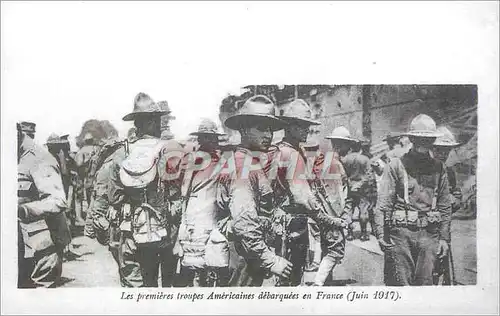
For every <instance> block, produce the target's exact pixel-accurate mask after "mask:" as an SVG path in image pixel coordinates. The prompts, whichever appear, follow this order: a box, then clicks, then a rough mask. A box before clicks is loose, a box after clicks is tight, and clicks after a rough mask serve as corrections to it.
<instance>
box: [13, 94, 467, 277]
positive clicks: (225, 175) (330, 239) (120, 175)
mask: <svg viewBox="0 0 500 316" xmlns="http://www.w3.org/2000/svg"><path fill="white" fill-rule="evenodd" d="M275 112H276V111H275V105H274V104H273V102H272V101H271V100H270V99H269V98H268V97H266V96H263V95H256V96H253V97H250V98H249V99H248V100H246V102H245V103H244V104H243V105H242V107H241V108H240V109H239V111H238V112H237V113H236V114H234V115H232V116H230V117H229V118H227V119H226V120H225V122H223V123H224V124H225V126H226V127H227V128H230V129H233V130H236V131H238V132H239V133H240V135H241V143H240V144H238V145H230V144H228V143H227V142H225V143H223V141H224V140H223V139H224V133H222V132H221V131H220V130H219V128H218V126H217V124H216V123H215V122H213V121H210V120H208V119H204V120H203V121H202V122H201V124H200V126H199V128H198V130H197V131H195V132H193V133H192V134H191V135H192V136H194V137H196V138H197V146H195V147H194V146H189V145H187V144H185V143H181V142H179V141H176V140H175V139H173V135H172V134H171V133H170V132H169V131H164V132H163V133H162V119H161V118H162V117H165V115H167V116H168V115H170V110H169V109H168V104H167V103H166V102H165V101H163V102H155V101H154V100H153V99H152V98H151V97H150V96H148V95H147V94H144V93H139V94H138V95H137V96H136V98H135V100H134V109H133V112H131V113H129V114H127V115H125V116H124V117H123V120H124V121H133V123H134V127H135V129H134V131H133V132H132V133H130V134H129V135H128V137H127V138H126V139H124V140H120V139H109V140H106V142H105V143H104V144H101V145H99V146H98V145H97V144H96V143H95V142H94V141H93V137H92V135H90V134H88V135H85V137H84V145H83V147H82V148H81V149H80V150H79V151H78V152H77V153H76V155H72V154H71V152H70V146H69V142H68V135H64V136H57V135H51V137H49V139H48V141H47V143H46V146H47V149H48V150H46V149H45V148H43V147H42V146H39V145H37V144H36V143H35V142H34V137H35V124H33V123H30V122H20V123H18V124H17V131H18V199H19V203H18V230H19V242H18V245H19V260H18V262H19V265H18V268H19V279H18V282H19V287H55V286H58V284H59V283H60V277H61V273H62V265H63V259H64V257H65V256H69V257H71V256H72V255H75V254H74V250H73V249H71V247H70V245H71V238H72V234H71V229H70V228H74V227H83V230H84V234H85V236H87V237H89V238H95V239H96V240H97V241H98V242H99V243H100V244H102V245H103V246H107V247H108V249H109V251H110V252H111V254H112V255H113V258H114V259H115V261H116V263H117V267H118V269H117V271H118V274H119V277H120V282H121V285H122V286H123V287H157V286H158V285H159V284H160V286H162V287H170V286H180V287H186V286H203V287H205V286H298V285H302V284H304V273H305V272H309V273H314V278H313V280H312V281H310V282H308V283H306V284H307V285H316V286H322V285H324V284H325V282H327V281H328V279H329V278H331V277H332V273H333V272H334V268H335V267H336V266H337V265H339V264H340V263H341V262H342V260H343V258H344V255H345V249H346V241H350V240H353V239H354V238H356V237H359V239H360V240H361V241H368V240H370V232H369V229H368V228H369V227H371V233H372V234H373V235H374V236H375V238H376V239H377V240H378V243H379V245H380V247H381V249H382V250H383V251H384V253H385V256H384V257H385V268H384V269H385V271H384V272H385V273H384V275H385V283H386V285H389V286H394V285H432V284H436V283H437V282H436V277H439V276H440V275H441V274H442V271H443V270H442V269H440V268H439V267H440V265H439V263H442V262H443V260H445V259H448V262H449V258H450V256H449V249H450V241H451V237H450V219H451V213H452V207H453V206H454V205H456V204H457V202H456V201H460V199H461V196H460V190H459V189H458V188H456V187H452V186H450V185H449V179H450V178H451V177H452V176H453V170H452V169H450V168H446V167H445V165H444V161H445V160H446V158H447V155H448V154H449V152H450V150H451V149H452V148H454V147H456V146H458V145H459V144H458V143H457V142H456V141H455V139H454V137H453V135H452V134H451V133H450V131H449V130H447V129H446V128H444V127H440V128H437V127H436V124H435V122H434V120H433V119H432V118H431V117H429V116H427V115H423V114H420V115H418V116H416V117H415V118H414V119H413V120H412V121H411V124H410V126H409V129H408V131H407V132H406V133H404V134H400V135H388V137H387V138H386V139H385V141H387V144H388V145H389V148H390V150H389V151H388V152H386V153H385V154H384V155H382V156H378V157H371V155H370V153H369V151H367V150H366V146H365V143H364V142H363V140H360V139H356V138H354V137H352V136H351V134H350V132H349V131H348V130H347V129H346V128H345V127H342V126H341V127H337V128H335V129H334V130H333V131H332V133H331V134H330V135H329V136H327V137H326V138H327V139H329V140H330V141H331V151H329V152H322V151H321V150H320V149H319V146H318V144H311V143H308V142H307V141H308V135H309V131H310V127H311V126H312V125H319V124H320V122H318V121H316V120H314V119H313V118H312V114H311V109H310V107H309V105H308V104H307V102H305V101H304V100H301V99H296V100H294V101H293V102H291V103H290V104H288V105H286V106H285V107H284V108H282V110H281V111H280V113H279V115H277V113H275ZM278 130H284V137H283V139H282V140H281V141H279V142H278V143H275V144H273V143H272V139H273V133H274V132H276V131H278ZM402 137H405V139H408V140H409V142H410V143H409V144H410V146H406V145H402V144H401V142H400V140H401V138H402ZM172 153H177V154H175V155H174V154H172ZM228 154H229V155H228ZM291 162H293V163H291ZM228 166H229V167H228ZM231 166H232V168H230V167H231ZM221 169H222V170H221ZM223 170H229V172H222V171H223ZM306 174H307V176H305V177H304V175H306ZM173 175H175V176H173ZM327 175H328V176H327ZM453 201H455V202H453ZM458 203H459V202H458ZM356 222H359V227H360V229H361V233H360V234H359V236H356V235H357V234H355V233H354V231H355V223H356ZM95 277H99V276H98V275H96V276H95Z"/></svg>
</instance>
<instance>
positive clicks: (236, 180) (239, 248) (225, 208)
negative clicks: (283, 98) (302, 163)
mask: <svg viewBox="0 0 500 316" xmlns="http://www.w3.org/2000/svg"><path fill="white" fill-rule="evenodd" d="M224 124H225V125H226V126H227V127H228V128H230V129H233V130H238V131H240V133H241V132H242V130H244V129H245V128H248V127H257V129H259V130H260V131H261V132H263V133H265V134H263V135H265V136H266V137H270V138H272V132H274V131H277V130H280V129H282V128H283V127H284V125H286V123H285V122H284V121H282V120H280V119H278V118H277V117H276V116H275V115H274V104H273V102H272V101H271V100H270V99H269V98H267V97H265V96H262V95H256V96H253V97H251V98H249V99H248V100H247V101H245V103H244V104H243V106H242V107H241V108H240V110H239V112H238V113H237V114H236V115H233V116H231V117H229V118H227V119H226V120H225V122H224ZM264 129H265V131H264ZM269 134H270V135H269ZM245 145H246V144H245V143H243V144H242V145H239V146H237V147H236V148H235V150H234V162H235V168H236V171H235V172H233V173H232V174H230V175H228V174H224V175H223V176H222V175H221V176H220V177H219V179H218V183H217V207H218V210H219V211H220V213H221V214H223V217H224V219H223V220H222V221H220V223H219V227H220V230H221V231H222V232H223V233H224V234H225V235H226V236H227V238H228V240H229V241H230V242H231V243H232V246H234V247H232V249H233V250H234V252H232V253H231V256H232V257H234V260H233V259H231V261H232V264H234V265H233V266H232V267H231V268H232V269H231V279H230V281H229V284H230V286H262V285H266V286H267V285H270V286H274V285H277V284H278V283H279V281H278V278H279V277H287V276H288V275H289V272H290V270H291V264H290V263H289V262H288V261H287V260H286V259H284V258H283V257H281V256H278V255H277V254H276V253H275V251H274V249H272V246H273V241H272V239H273V236H272V230H271V223H272V221H273V218H274V216H275V214H274V210H273V190H272V187H271V183H270V181H269V180H268V178H267V176H266V174H265V172H264V169H265V166H262V165H261V164H262V162H261V161H260V159H259V158H260V157H255V156H254V152H252V151H251V150H250V149H248V148H246V147H245ZM264 147H267V146H264V145H261V147H260V150H264ZM259 153H260V154H262V155H265V154H267V153H264V152H259ZM248 161H251V162H252V164H254V165H257V166H259V167H260V168H257V169H254V170H251V171H249V172H248V174H246V171H248V170H244V166H246V163H247V162H248ZM244 171H245V176H243V175H244V174H243V172H244Z"/></svg>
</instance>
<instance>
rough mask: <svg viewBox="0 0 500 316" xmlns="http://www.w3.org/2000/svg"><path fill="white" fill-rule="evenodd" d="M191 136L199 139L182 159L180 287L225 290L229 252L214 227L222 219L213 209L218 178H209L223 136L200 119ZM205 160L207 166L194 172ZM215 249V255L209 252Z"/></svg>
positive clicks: (207, 121) (214, 126) (213, 125)
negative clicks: (219, 288)
mask: <svg viewBox="0 0 500 316" xmlns="http://www.w3.org/2000/svg"><path fill="white" fill-rule="evenodd" d="M190 135H193V136H197V137H198V144H199V149H198V151H197V152H190V153H188V154H187V155H186V156H185V157H184V164H185V167H183V168H182V170H183V171H184V175H183V177H182V189H181V195H182V197H183V201H184V205H183V212H182V220H181V225H180V227H179V237H178V240H179V244H180V249H179V250H180V252H179V256H180V257H181V258H182V260H181V265H182V268H181V275H182V283H183V284H182V285H184V286H188V285H191V286H195V287H197V286H227V282H228V280H227V276H228V264H229V253H228V251H229V249H228V248H227V246H228V245H227V240H225V237H224V236H223V235H221V233H220V232H219V230H218V227H217V223H218V222H219V221H220V220H221V219H222V218H221V214H220V212H217V206H216V197H217V195H216V188H217V177H214V176H212V174H213V173H214V169H215V168H216V166H217V164H218V162H219V159H220V152H219V136H222V135H224V134H222V133H219V131H218V128H217V125H216V124H215V122H213V121H211V120H209V119H203V120H202V121H201V123H200V125H199V127H198V131H197V132H193V133H191V134H190ZM205 159H206V160H205ZM204 160H205V161H210V163H209V164H208V165H207V166H206V167H205V168H203V169H201V170H197V168H195V167H196V166H200V165H202V163H203V162H204ZM200 168H201V167H200ZM223 242H225V246H226V247H225V246H224V244H222V243H223ZM220 246H222V247H220ZM217 248H219V251H218V252H217V253H214V252H213V251H212V252H211V250H215V249H217Z"/></svg>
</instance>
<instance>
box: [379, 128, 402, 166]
mask: <svg viewBox="0 0 500 316" xmlns="http://www.w3.org/2000/svg"><path fill="white" fill-rule="evenodd" d="M402 136H403V135H401V134H399V133H389V134H387V136H386V137H385V138H384V139H383V140H384V141H386V142H387V146H389V151H387V152H386V153H384V154H383V155H382V157H381V159H382V160H383V161H384V163H386V164H388V163H389V162H390V160H391V158H401V157H402V156H403V155H404V154H405V153H407V152H408V148H406V147H405V146H403V143H402V139H401V138H402Z"/></svg>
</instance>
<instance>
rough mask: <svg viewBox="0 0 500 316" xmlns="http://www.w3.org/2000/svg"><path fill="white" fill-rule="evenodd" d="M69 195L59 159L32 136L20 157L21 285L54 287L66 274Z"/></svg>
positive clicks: (68, 238)
mask: <svg viewBox="0 0 500 316" xmlns="http://www.w3.org/2000/svg"><path fill="white" fill-rule="evenodd" d="M65 200H66V197H65V194H64V189H63V186H62V181H61V175H60V171H59V167H58V166H57V162H56V161H55V159H54V158H53V157H52V156H51V155H50V154H49V153H48V152H47V151H46V150H44V149H43V148H41V147H39V146H38V145H36V144H35V143H34V142H33V140H32V139H31V138H29V137H24V139H23V141H22V143H21V145H20V151H19V158H18V218H19V224H18V229H19V243H18V246H19V259H18V267H19V275H18V276H19V278H18V287H38V286H43V287H53V286H56V285H57V283H58V282H59V280H60V277H61V273H62V252H63V249H64V247H65V246H66V245H68V244H69V242H70V240H71V235H70V232H69V228H68V226H67V222H66V216H65V214H64V209H65V208H66V201H65Z"/></svg>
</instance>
